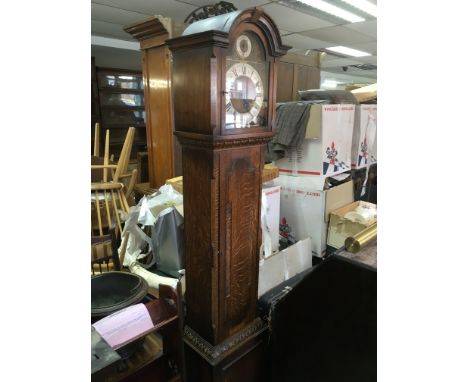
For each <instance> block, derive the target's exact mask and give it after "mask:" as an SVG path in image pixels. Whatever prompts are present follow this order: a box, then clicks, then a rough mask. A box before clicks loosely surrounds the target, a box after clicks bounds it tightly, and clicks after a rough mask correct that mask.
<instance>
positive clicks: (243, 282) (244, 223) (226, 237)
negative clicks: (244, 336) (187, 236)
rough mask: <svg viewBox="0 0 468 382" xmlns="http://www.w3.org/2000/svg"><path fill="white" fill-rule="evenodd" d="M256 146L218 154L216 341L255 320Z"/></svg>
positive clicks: (257, 200) (257, 221)
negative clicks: (219, 261) (218, 302)
mask: <svg viewBox="0 0 468 382" xmlns="http://www.w3.org/2000/svg"><path fill="white" fill-rule="evenodd" d="M260 149H261V147H260V146H256V147H249V148H241V149H236V150H231V151H224V152H222V153H221V174H220V178H221V194H220V206H221V207H220V208H221V209H222V210H221V216H220V232H222V233H223V235H222V237H221V238H220V239H221V243H220V248H221V267H220V269H221V270H224V272H222V273H221V277H220V280H222V281H221V282H222V283H223V285H220V288H221V290H222V291H224V293H223V295H222V296H220V297H221V298H220V304H221V306H220V309H221V314H222V317H221V320H220V325H221V327H220V339H224V338H227V337H229V336H230V335H233V334H235V333H236V332H237V331H238V330H240V329H241V328H243V327H244V326H245V325H246V324H247V323H248V322H250V321H252V320H253V319H254V318H255V314H256V304H255V302H256V291H257V287H258V286H257V277H258V276H257V274H256V263H257V262H258V251H259V243H258V236H257V230H258V229H259V228H258V223H259V218H260V212H259V211H260V210H259V207H260V206H259V201H260V179H261V176H260V175H259V174H260V170H261V168H262V167H263V164H262V166H260V159H261V158H260Z"/></svg>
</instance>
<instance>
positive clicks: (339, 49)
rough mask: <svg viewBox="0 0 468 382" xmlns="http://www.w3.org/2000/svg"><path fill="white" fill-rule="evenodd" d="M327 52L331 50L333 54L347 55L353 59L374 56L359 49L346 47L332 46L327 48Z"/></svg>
mask: <svg viewBox="0 0 468 382" xmlns="http://www.w3.org/2000/svg"><path fill="white" fill-rule="evenodd" d="M325 49H326V50H331V51H332V52H336V53H341V54H345V55H346V56H352V57H365V56H372V54H370V53H367V52H363V51H361V50H357V49H351V48H347V47H346V46H331V47H330V48H325Z"/></svg>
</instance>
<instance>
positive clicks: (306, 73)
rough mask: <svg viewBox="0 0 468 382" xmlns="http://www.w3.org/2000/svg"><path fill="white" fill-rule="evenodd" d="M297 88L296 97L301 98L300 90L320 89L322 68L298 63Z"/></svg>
mask: <svg viewBox="0 0 468 382" xmlns="http://www.w3.org/2000/svg"><path fill="white" fill-rule="evenodd" d="M296 66H297V90H296V91H295V94H294V95H293V96H294V99H300V98H299V94H298V93H297V91H298V90H308V89H319V88H320V70H319V69H318V68H315V67H313V66H307V65H297V64H296Z"/></svg>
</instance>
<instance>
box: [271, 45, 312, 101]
mask: <svg viewBox="0 0 468 382" xmlns="http://www.w3.org/2000/svg"><path fill="white" fill-rule="evenodd" d="M318 57H319V56H318V53H316V52H312V53H311V55H310V56H300V55H297V54H287V55H285V56H284V57H282V58H281V61H280V62H279V65H278V88H277V93H276V101H277V102H289V101H297V100H299V99H300V97H299V93H298V91H299V90H307V89H319V88H320V67H319V59H318Z"/></svg>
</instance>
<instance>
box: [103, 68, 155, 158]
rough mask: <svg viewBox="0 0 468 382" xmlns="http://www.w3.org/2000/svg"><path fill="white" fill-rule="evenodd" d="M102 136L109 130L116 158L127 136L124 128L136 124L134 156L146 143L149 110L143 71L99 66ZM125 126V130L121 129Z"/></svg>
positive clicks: (111, 151) (112, 151)
mask: <svg viewBox="0 0 468 382" xmlns="http://www.w3.org/2000/svg"><path fill="white" fill-rule="evenodd" d="M95 81H96V84H97V88H98V98H99V99H98V101H99V116H100V123H101V136H105V131H106V130H107V129H109V130H110V154H111V155H112V154H113V155H114V158H115V159H116V160H117V159H118V156H119V155H120V148H121V146H122V145H123V142H124V140H125V134H124V133H123V130H124V129H125V130H126V129H128V128H129V127H135V141H134V143H133V148H132V153H131V159H136V153H137V152H138V151H141V149H142V147H146V145H147V142H146V114H145V101H144V91H143V77H142V74H141V72H136V71H131V70H124V69H113V68H96V80H95ZM119 130H122V131H119Z"/></svg>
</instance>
